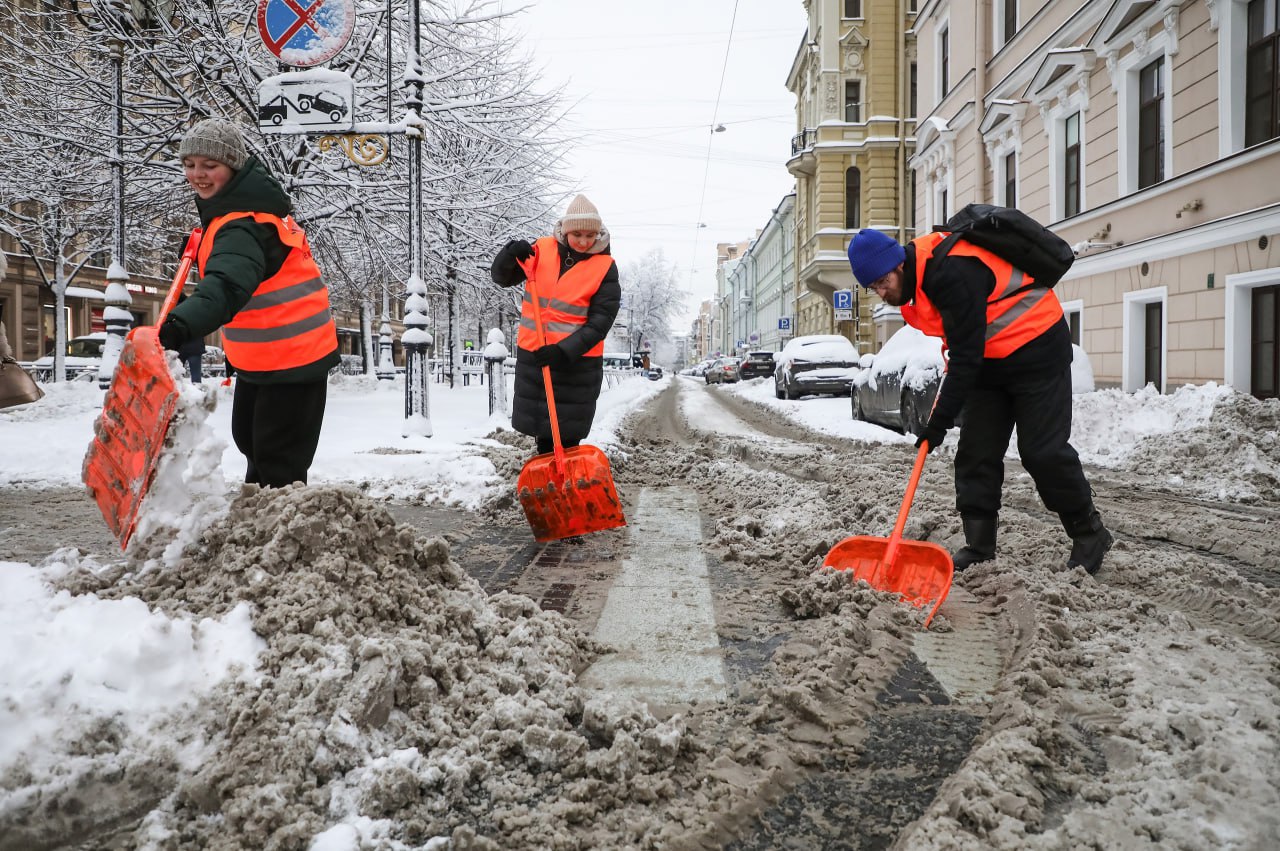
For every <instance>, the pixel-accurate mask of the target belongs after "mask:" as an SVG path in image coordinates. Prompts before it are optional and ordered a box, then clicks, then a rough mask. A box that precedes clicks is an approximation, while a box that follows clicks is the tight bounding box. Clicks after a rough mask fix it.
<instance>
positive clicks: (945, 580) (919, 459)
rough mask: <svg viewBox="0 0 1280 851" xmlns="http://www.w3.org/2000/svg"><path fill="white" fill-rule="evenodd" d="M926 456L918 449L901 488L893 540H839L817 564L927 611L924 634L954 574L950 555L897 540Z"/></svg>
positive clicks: (923, 543) (864, 537)
mask: <svg viewBox="0 0 1280 851" xmlns="http://www.w3.org/2000/svg"><path fill="white" fill-rule="evenodd" d="M928 454H929V445H928V444H927V443H922V444H920V451H919V453H917V454H916V464H915V467H914V468H913V469H912V470H911V480H910V481H909V482H907V493H906V495H905V496H904V497H903V498H902V508H900V509H899V510H898V522H897V523H895V524H894V525H893V534H892V535H891V536H890V537H889V538H876V537H872V536H870V535H858V536H856V537H853V538H845V539H844V540H843V541H841V542H840V543H838V544H836V545H835V546H834V547H832V548H831V552H829V553H827V557H826V559H824V560H823V562H822V566H823V567H830V568H834V569H835V570H848V571H852V572H853V576H852V578H853V579H854V581H857V580H859V579H861V580H864V581H865V582H866V583H867V584H868V585H870V586H871V587H872V588H874V589H876V590H877V591H892V592H894V593H897V594H901V595H902V597H903V598H904V599H905V600H906V601H907V602H909V603H911V604H912V605H913V606H916V607H917V608H923V607H925V606H932V608H930V609H929V616H928V617H926V618H925V619H924V625H925V627H926V628H928V626H929V622H930V621H931V620H933V616H934V614H935V613H936V612H937V611H938V607H939V606H941V605H942V601H943V600H945V599H947V592H948V591H950V590H951V576H952V574H953V573H954V570H955V566H954V565H953V564H952V563H951V554H950V553H948V552H947V551H946V550H944V549H943V548H942V547H940V546H938V545H937V544H931V543H929V542H928V541H904V540H902V529H903V527H904V526H906V525H907V514H908V513H910V511H911V501H912V500H913V499H914V498H915V495H916V485H917V484H918V483H919V482H920V471H921V470H923V469H924V459H925V456H926V455H928Z"/></svg>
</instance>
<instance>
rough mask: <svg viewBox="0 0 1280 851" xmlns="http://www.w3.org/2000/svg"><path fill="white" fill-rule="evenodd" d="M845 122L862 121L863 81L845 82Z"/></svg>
mask: <svg viewBox="0 0 1280 851" xmlns="http://www.w3.org/2000/svg"><path fill="white" fill-rule="evenodd" d="M844 120H845V121H861V120H862V81H861V80H845V81H844Z"/></svg>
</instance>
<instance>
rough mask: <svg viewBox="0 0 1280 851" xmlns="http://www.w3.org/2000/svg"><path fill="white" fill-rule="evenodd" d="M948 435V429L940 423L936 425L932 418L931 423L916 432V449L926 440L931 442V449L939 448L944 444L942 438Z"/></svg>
mask: <svg viewBox="0 0 1280 851" xmlns="http://www.w3.org/2000/svg"><path fill="white" fill-rule="evenodd" d="M946 436H947V430H946V429H945V428H943V427H942V426H939V425H934V423H933V421H932V420H930V422H929V424H928V425H926V426H925V427H924V428H922V429H920V431H918V432H916V449H919V448H920V444H922V443H925V442H926V441H927V442H928V444H929V451H930V452H932V451H933V450H935V449H937V448H938V447H939V446H941V445H942V440H943V438H945V437H946Z"/></svg>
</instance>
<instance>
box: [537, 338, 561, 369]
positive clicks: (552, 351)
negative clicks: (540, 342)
mask: <svg viewBox="0 0 1280 851" xmlns="http://www.w3.org/2000/svg"><path fill="white" fill-rule="evenodd" d="M533 362H534V363H536V364H537V365H538V366H550V367H557V366H564V365H565V364H567V363H569V356H568V355H566V354H565V353H564V349H562V348H560V347H559V346H557V345H556V344H555V343H550V344H548V345H545V346H543V347H542V348H540V349H534V350H533Z"/></svg>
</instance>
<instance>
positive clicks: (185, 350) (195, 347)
mask: <svg viewBox="0 0 1280 851" xmlns="http://www.w3.org/2000/svg"><path fill="white" fill-rule="evenodd" d="M186 300H187V294H186V293H182V294H180V295H179V296H178V304H182V303H183V302H184V301H186ZM205 351H206V348H205V345H204V337H192V338H191V339H190V340H187V341H186V342H185V343H183V344H182V345H181V346H179V347H178V359H179V360H181V361H182V362H183V364H185V365H186V367H187V374H188V375H190V376H191V383H192V384H200V383H201V382H202V379H203V377H204V372H203V363H202V362H203V360H204V353H205Z"/></svg>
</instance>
